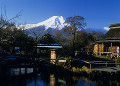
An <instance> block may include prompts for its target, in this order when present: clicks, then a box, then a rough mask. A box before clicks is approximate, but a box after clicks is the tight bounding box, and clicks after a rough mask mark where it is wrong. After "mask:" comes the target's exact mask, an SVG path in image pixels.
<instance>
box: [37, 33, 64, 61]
mask: <svg viewBox="0 0 120 86" xmlns="http://www.w3.org/2000/svg"><path fill="white" fill-rule="evenodd" d="M60 48H62V46H61V45H60V44H58V43H57V42H56V41H55V40H53V39H52V37H51V35H50V34H46V35H44V36H43V37H42V39H41V40H40V42H39V43H38V44H37V54H38V55H39V57H44V58H45V57H46V58H48V57H51V59H56V50H57V49H60ZM52 61H54V60H52Z"/></svg>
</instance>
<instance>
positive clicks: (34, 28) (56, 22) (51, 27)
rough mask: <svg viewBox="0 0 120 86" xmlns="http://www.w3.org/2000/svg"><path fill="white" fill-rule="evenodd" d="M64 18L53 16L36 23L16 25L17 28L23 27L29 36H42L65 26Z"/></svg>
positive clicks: (53, 32)
mask: <svg viewBox="0 0 120 86" xmlns="http://www.w3.org/2000/svg"><path fill="white" fill-rule="evenodd" d="M64 22H65V20H64V19H63V17H62V16H53V17H51V18H49V19H47V20H45V21H43V22H39V23H37V24H26V25H18V26H17V27H18V28H21V27H24V29H25V30H26V31H27V33H28V34H29V36H35V34H36V35H37V36H42V35H44V34H46V33H50V34H55V31H56V30H62V28H64V27H65V24H64Z"/></svg>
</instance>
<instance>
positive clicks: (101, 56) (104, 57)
mask: <svg viewBox="0 0 120 86" xmlns="http://www.w3.org/2000/svg"><path fill="white" fill-rule="evenodd" d="M94 57H98V58H103V59H108V60H112V59H111V58H110V57H109V56H103V55H95V56H94Z"/></svg>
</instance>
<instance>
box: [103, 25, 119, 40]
mask: <svg viewBox="0 0 120 86" xmlns="http://www.w3.org/2000/svg"><path fill="white" fill-rule="evenodd" d="M110 25H111V26H110V30H109V31H108V32H107V33H106V34H105V35H104V36H103V37H102V39H104V40H120V23H115V24H110Z"/></svg>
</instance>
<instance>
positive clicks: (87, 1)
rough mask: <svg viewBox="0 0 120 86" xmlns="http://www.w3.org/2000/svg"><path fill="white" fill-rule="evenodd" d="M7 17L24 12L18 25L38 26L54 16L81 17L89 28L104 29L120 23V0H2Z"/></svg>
mask: <svg viewBox="0 0 120 86" xmlns="http://www.w3.org/2000/svg"><path fill="white" fill-rule="evenodd" d="M0 6H1V7H2V8H5V9H6V13H7V17H8V19H9V18H12V17H13V16H15V15H16V14H17V13H18V12H19V11H21V10H22V12H21V13H22V14H21V16H20V17H19V18H18V19H16V20H15V21H16V22H17V23H22V24H24V23H26V24H36V23H38V22H42V21H44V20H46V19H48V18H50V17H52V16H63V17H64V19H66V18H67V17H70V16H75V15H80V16H83V17H84V18H85V21H86V23H87V27H88V28H95V29H102V28H103V27H109V24H111V23H118V22H120V0H0Z"/></svg>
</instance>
